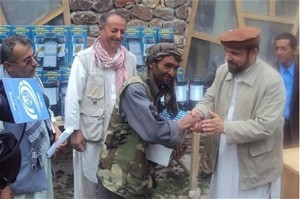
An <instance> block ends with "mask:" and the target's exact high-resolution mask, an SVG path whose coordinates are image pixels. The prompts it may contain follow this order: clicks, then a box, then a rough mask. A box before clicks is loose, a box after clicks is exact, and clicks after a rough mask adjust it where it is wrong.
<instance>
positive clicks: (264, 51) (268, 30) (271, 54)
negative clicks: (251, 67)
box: [245, 19, 292, 64]
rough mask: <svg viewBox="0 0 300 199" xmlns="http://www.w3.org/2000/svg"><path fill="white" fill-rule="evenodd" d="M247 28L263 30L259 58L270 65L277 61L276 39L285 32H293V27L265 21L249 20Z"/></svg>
mask: <svg viewBox="0 0 300 199" xmlns="http://www.w3.org/2000/svg"><path fill="white" fill-rule="evenodd" d="M245 23H246V25H247V26H256V27H258V28H260V29H261V31H262V33H261V41H260V45H259V48H260V50H259V51H260V52H259V57H260V58H261V59H262V60H264V61H266V62H267V63H269V64H272V63H274V62H275V61H276V55H275V51H274V45H273V44H274V40H275V37H276V36H277V35H278V34H280V33H283V32H291V30H292V26H291V25H287V24H280V23H271V22H265V21H257V20H251V19H248V20H246V21H245Z"/></svg>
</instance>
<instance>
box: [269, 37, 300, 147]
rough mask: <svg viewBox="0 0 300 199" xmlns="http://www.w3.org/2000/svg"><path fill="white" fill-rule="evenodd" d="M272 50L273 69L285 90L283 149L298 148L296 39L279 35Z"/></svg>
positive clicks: (297, 64)
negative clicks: (274, 58)
mask: <svg viewBox="0 0 300 199" xmlns="http://www.w3.org/2000/svg"><path fill="white" fill-rule="evenodd" d="M274 48H275V52H276V56H277V58H278V61H277V62H276V63H275V64H274V68H275V69H276V70H277V71H278V72H279V73H280V75H281V76H282V79H283V82H284V86H285V90H286V102H285V109H284V120H285V122H284V128H283V147H284V148H292V147H299V59H298V58H299V57H298V56H299V53H298V45H297V38H296V37H295V36H294V35H292V34H291V33H287V32H285V33H282V34H279V35H278V36H277V37H276V38H275V41H274Z"/></svg>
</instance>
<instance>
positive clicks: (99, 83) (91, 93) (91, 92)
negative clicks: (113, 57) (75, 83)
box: [86, 76, 104, 101]
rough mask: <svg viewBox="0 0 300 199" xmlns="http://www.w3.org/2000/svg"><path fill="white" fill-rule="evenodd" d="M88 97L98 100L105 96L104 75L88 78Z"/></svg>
mask: <svg viewBox="0 0 300 199" xmlns="http://www.w3.org/2000/svg"><path fill="white" fill-rule="evenodd" d="M86 96H87V98H89V99H91V100H93V101H98V100H100V99H101V98H103V97H104V76H90V77H89V78H88V80H87V91H86Z"/></svg>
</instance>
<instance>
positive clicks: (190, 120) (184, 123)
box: [177, 110, 203, 132]
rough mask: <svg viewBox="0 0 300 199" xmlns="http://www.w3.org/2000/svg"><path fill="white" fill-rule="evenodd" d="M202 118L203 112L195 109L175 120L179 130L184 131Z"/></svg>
mask: <svg viewBox="0 0 300 199" xmlns="http://www.w3.org/2000/svg"><path fill="white" fill-rule="evenodd" d="M202 120H203V114H202V113H201V112H200V111H197V110H195V111H193V112H188V114H187V115H186V116H185V117H184V118H182V119H181V120H179V121H178V122H177V123H178V126H179V131H180V132H184V130H186V129H190V128H191V127H193V126H194V125H195V124H197V123H199V122H201V121H202Z"/></svg>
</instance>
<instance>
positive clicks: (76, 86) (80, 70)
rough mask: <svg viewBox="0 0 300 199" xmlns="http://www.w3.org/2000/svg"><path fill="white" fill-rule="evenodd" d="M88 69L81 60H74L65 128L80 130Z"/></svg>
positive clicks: (66, 106) (67, 98)
mask: <svg viewBox="0 0 300 199" xmlns="http://www.w3.org/2000/svg"><path fill="white" fill-rule="evenodd" d="M85 80H86V69H85V67H84V65H83V63H82V62H81V60H80V59H79V58H78V57H77V56H76V57H75V58H74V61H73V64H72V67H71V71H70V77H69V81H68V87H67V92H66V98H65V119H64V128H65V129H67V128H71V129H74V130H78V129H79V127H80V102H81V100H82V95H83V91H84V88H85V82H86V81H85Z"/></svg>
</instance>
